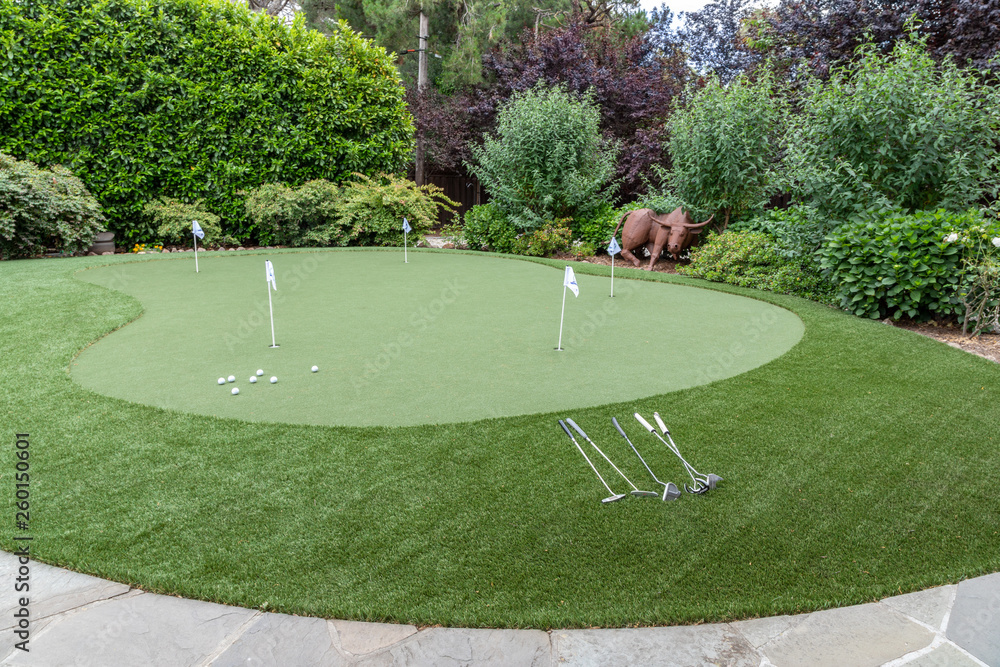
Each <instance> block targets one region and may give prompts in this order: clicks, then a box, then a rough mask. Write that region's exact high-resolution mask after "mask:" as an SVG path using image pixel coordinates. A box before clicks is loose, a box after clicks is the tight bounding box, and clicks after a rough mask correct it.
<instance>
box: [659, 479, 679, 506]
mask: <svg viewBox="0 0 1000 667" xmlns="http://www.w3.org/2000/svg"><path fill="white" fill-rule="evenodd" d="M680 497H681V490H680V489H678V488H677V487H676V486H675V485H674V483H673V482H667V483H666V484H664V485H663V502H667V501H668V500H677V499H678V498H680Z"/></svg>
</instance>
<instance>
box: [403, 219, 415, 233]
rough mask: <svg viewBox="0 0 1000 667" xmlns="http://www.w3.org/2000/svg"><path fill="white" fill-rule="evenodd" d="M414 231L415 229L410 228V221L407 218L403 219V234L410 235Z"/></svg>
mask: <svg viewBox="0 0 1000 667" xmlns="http://www.w3.org/2000/svg"><path fill="white" fill-rule="evenodd" d="M412 231H413V227H410V221H409V220H407V219H406V218H403V233H404V234H409V233H410V232H412Z"/></svg>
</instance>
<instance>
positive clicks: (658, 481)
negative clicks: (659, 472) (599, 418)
mask: <svg viewBox="0 0 1000 667" xmlns="http://www.w3.org/2000/svg"><path fill="white" fill-rule="evenodd" d="M611 421H612V422H613V423H614V425H615V428H616V429H618V432H619V433H621V436H622V437H623V438H625V442H627V443H628V446H629V447H631V448H632V451H633V452H635V455H636V456H638V457H639V460H640V461H642V465H644V466H645V467H646V471H647V472H649V476H650V477H652V478H653V481H655V482H656V483H657V484H663V485H664V486H666V484H665V483H664V482H661V481H660V480H659V479H657V477H656V475H654V474H653V470H652V469H651V468H650V467H649V464H647V463H646V459H644V458H642V454H640V453H639V450H638V449H636V448H635V445H633V444H632V441H631V440H629V438H628V436H627V435H625V431H623V430H622V427H621V426H619V425H618V420H617V419H615V418H614V417H612V418H611Z"/></svg>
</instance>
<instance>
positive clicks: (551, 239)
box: [514, 218, 573, 257]
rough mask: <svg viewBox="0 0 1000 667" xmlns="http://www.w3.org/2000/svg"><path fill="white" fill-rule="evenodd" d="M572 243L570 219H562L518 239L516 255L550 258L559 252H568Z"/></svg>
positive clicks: (515, 242) (515, 244)
mask: <svg viewBox="0 0 1000 667" xmlns="http://www.w3.org/2000/svg"><path fill="white" fill-rule="evenodd" d="M572 243H573V232H572V230H570V228H569V218H562V219H560V220H553V221H552V222H550V223H549V224H547V225H545V226H544V227H542V228H540V229H536V230H534V231H532V232H526V233H524V234H522V235H521V236H519V237H517V240H516V241H514V253H515V254H518V255H530V256H532V257H548V256H550V255H554V254H556V253H557V252H568V251H569V249H570V246H571V244H572Z"/></svg>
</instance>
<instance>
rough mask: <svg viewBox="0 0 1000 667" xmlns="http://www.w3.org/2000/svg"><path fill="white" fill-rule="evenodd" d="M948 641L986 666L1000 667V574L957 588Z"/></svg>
mask: <svg viewBox="0 0 1000 667" xmlns="http://www.w3.org/2000/svg"><path fill="white" fill-rule="evenodd" d="M948 639H950V640H951V641H953V642H955V643H956V644H958V645H959V646H961V647H962V648H964V649H965V650H966V651H968V652H969V653H971V654H972V655H974V656H976V657H977V658H979V659H980V660H982V661H983V662H985V663H986V664H987V665H1000V573H997V574H991V575H988V576H985V577H979V578H977V579H971V580H968V581H963V582H962V583H960V584H959V585H958V592H957V593H956V594H955V604H954V606H952V608H951V617H950V618H949V619H948Z"/></svg>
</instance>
